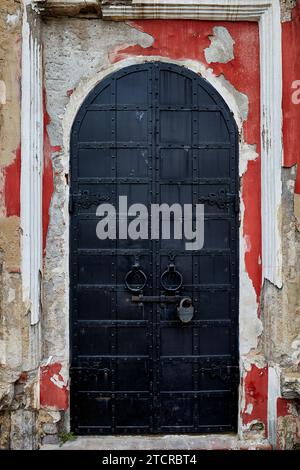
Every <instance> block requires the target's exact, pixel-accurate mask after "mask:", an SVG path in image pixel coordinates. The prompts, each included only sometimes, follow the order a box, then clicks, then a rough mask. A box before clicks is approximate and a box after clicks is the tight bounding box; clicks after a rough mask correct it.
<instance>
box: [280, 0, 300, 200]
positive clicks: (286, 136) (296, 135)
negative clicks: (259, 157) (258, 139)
mask: <svg viewBox="0 0 300 470" xmlns="http://www.w3.org/2000/svg"><path fill="white" fill-rule="evenodd" d="M299 57H300V1H299V0H298V2H297V5H296V7H295V8H294V10H293V18H292V21H288V22H286V23H282V66H283V144H284V165H285V166H286V167H291V166H293V165H295V164H298V171H297V180H296V188H295V191H296V193H298V194H300V150H299V149H300V132H299V122H300V103H299V104H294V103H293V101H292V95H293V93H294V92H295V91H296V90H295V89H293V88H292V86H293V82H295V81H296V80H300V60H299ZM298 89H299V84H298ZM297 96H298V99H299V98H300V93H298V94H297V95H296V98H297Z"/></svg>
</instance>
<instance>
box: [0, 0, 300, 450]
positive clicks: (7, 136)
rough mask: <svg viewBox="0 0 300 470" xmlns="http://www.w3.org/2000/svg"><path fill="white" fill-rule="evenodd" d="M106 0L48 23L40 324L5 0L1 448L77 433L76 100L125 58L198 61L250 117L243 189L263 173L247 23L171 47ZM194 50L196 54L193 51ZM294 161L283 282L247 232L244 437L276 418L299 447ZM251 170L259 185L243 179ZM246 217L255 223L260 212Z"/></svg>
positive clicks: (299, 253) (281, 219) (282, 442)
mask: <svg viewBox="0 0 300 470" xmlns="http://www.w3.org/2000/svg"><path fill="white" fill-rule="evenodd" d="M65 3H66V5H67V3H68V2H65ZM296 3H297V1H296V0H285V1H284V0H281V4H282V21H283V22H284V25H286V26H285V27H287V28H289V25H290V24H291V23H292V20H293V21H294V23H293V28H294V26H295V28H296V23H297V21H298V20H297V19H295V9H294V7H295V5H296ZM95 5H96V3H95ZM95 5H94V6H93V8H92V9H87V10H86V11H85V12H81V14H82V15H83V16H84V17H83V18H80V19H79V18H77V19H74V18H69V17H68V18H66V17H63V16H62V17H59V18H58V17H45V18H44V19H43V24H42V28H43V46H44V53H43V54H44V55H43V60H44V64H43V67H44V97H45V102H44V107H45V109H44V185H45V186H44V189H45V190H46V193H47V194H46V196H45V199H44V220H43V223H44V229H45V257H44V269H43V273H42V274H43V282H42V287H43V289H42V298H41V301H42V316H41V324H39V323H38V324H37V325H35V326H31V325H30V308H29V306H28V305H25V304H24V303H23V300H22V288H21V286H22V284H21V247H20V235H21V230H20V98H21V90H20V78H21V66H20V63H21V31H22V4H21V2H19V1H18V0H1V4H0V449H2V448H3V449H5V448H12V449H21V448H23V449H30V448H35V447H37V446H38V445H39V444H40V443H41V442H43V443H57V442H58V434H59V433H60V432H63V431H66V430H68V422H69V419H68V418H69V417H68V406H69V403H68V387H69V379H68V368H69V337H68V335H69V329H68V322H69V311H68V295H69V293H68V276H69V274H68V213H67V199H68V173H69V160H68V158H69V156H68V155H69V153H68V152H69V149H68V138H69V132H70V128H71V125H72V119H73V118H74V115H75V112H76V109H78V106H80V103H81V102H82V101H83V99H84V97H85V96H86V94H87V91H88V90H89V89H91V88H92V87H93V86H94V85H95V84H96V83H97V81H98V80H100V79H101V78H102V76H104V75H105V74H107V73H108V72H109V71H113V70H115V69H116V68H117V67H118V65H117V64H118V62H119V61H121V60H122V62H121V63H120V66H121V65H122V64H129V63H130V61H134V60H147V57H148V59H151V57H152V56H155V57H156V56H165V58H166V60H171V61H172V60H174V61H176V60H182V61H183V62H184V61H185V64H186V65H187V66H190V67H194V68H195V69H196V68H197V67H198V68H197V71H199V72H201V73H203V74H207V79H209V80H211V81H213V84H214V86H216V87H217V88H218V89H219V90H221V91H222V93H223V95H224V96H225V97H226V99H227V100H229V101H230V100H231V101H230V103H231V105H232V107H233V108H234V112H235V117H236V119H237V120H238V121H239V128H240V134H241V148H240V150H241V162H240V174H241V178H242V192H241V196H242V198H244V199H245V191H248V193H251V188H252V186H251V185H253V184H256V183H255V182H257V177H258V176H259V171H260V168H259V156H258V153H256V152H259V148H258V142H257V140H256V139H257V134H255V132H254V130H253V128H255V129H256V127H255V126H256V125H257V123H256V119H257V120H258V122H259V119H258V116H256V117H255V116H254V115H255V113H254V112H253V107H252V106H253V104H251V100H252V101H254V98H255V93H254V94H253V95H251V96H250V94H251V93H250V92H249V93H248V92H247V93H246V92H245V90H244V89H243V87H242V86H240V85H239V83H235V82H234V80H238V78H237V77H238V75H237V74H236V73H233V72H234V71H233V72H232V74H230V73H231V72H230V62H231V61H232V60H234V55H235V53H236V48H238V49H239V51H240V53H241V54H243V53H244V52H243V50H244V51H245V56H246V57H248V56H249V50H248V48H247V47H246V48H245V49H243V48H244V47H245V46H244V43H243V42H242V40H243V34H242V32H241V31H240V32H239V31H238V28H237V35H236V36H235V35H234V34H233V35H231V34H230V33H229V29H230V28H229V29H228V27H227V28H225V27H224V25H223V26H222V25H220V24H219V23H215V24H214V25H211V27H210V29H209V31H210V33H208V34H207V36H205V38H204V39H201V41H200V39H197V37H196V36H195V34H196V33H195V31H192V33H193V34H191V36H190V40H191V41H195V42H193V43H191V44H189V43H187V44H184V43H183V44H181V45H179V46H178V48H176V47H174V48H173V51H171V52H170V43H171V42H172V39H171V36H172V34H171V33H172V32H170V35H171V36H170V35H169V36H168V34H169V33H168V32H167V30H166V28H165V27H164V26H162V25H159V24H158V23H157V26H155V23H153V31H151V32H150V31H148V30H147V27H148V28H149V25H145V27H144V26H142V25H138V26H137V25H132V24H125V23H114V22H104V21H102V20H100V19H97V18H95V16H96V15H97V14H98V10H97V8H96V9H95ZM298 5H299V2H298ZM66 8H67V7H66ZM67 11H68V10H66V12H67ZM69 13H70V12H69ZM72 14H74V11H73V13H72ZM293 15H294V17H293ZM297 24H298V23H297ZM213 26H214V27H213ZM227 26H228V25H227ZM143 28H144V29H143ZM161 31H163V32H164V34H162V33H161ZM179 31H180V30H179V29H178V30H177V34H178V35H179ZM231 32H232V31H231ZM194 33H195V34H194ZM293 34H295V32H294V29H293ZM164 35H165V36H164ZM199 37H200V36H199ZM237 38H238V39H237ZM164 41H165V42H164ZM173 41H174V42H175V40H174V38H173ZM197 41H200V42H199V43H197ZM167 43H168V44H167ZM289 47H290V44H289ZM184 48H185V49H184ZM161 51H164V52H161ZM182 51H184V53H186V54H187V56H186V60H185V58H184V57H183V56H182V55H180V54H182V53H183V52H182ZM194 52H195V56H193V57H191V56H190V55H191V54H193V53H194ZM251 53H252V54H254V53H255V51H254V50H253V51H252V52H251ZM168 54H169V55H168ZM172 54H173V56H172ZM176 54H178V56H176ZM250 55H251V54H250ZM137 56H138V59H137V58H136V57H137ZM141 56H143V57H141ZM200 56H201V57H200ZM200 59H201V60H200ZM205 61H206V64H205V66H204V65H203V64H204V63H205ZM295 61H296V57H295ZM200 62H201V63H200ZM227 63H229V65H228V68H227V69H226V64H227ZM222 67H223V68H222ZM214 68H215V70H214ZM208 70H210V71H208ZM211 70H213V72H211ZM226 73H228V75H226ZM290 73H291V71H290V70H289V74H290ZM234 76H235V78H234ZM296 79H299V80H300V76H299V77H297V76H293V77H291V81H292V80H296ZM287 83H288V81H287ZM251 86H252V88H255V87H254V85H253V84H251ZM250 88H251V87H250ZM258 101H259V100H258ZM299 109H300V105H299ZM249 113H250V117H249ZM251 113H252V114H251ZM247 119H248V121H247ZM247 122H248V128H247ZM249 123H251V126H250V125H249ZM290 132H291V131H290ZM290 135H292V134H290ZM295 138H296V137H295ZM255 144H256V146H255ZM284 150H285V152H286V151H287V150H288V149H286V148H285V149H284ZM286 166H289V167H290V168H284V169H283V170H282V179H283V204H282V213H281V214H279V215H278V223H279V224H280V226H281V230H282V240H283V287H282V289H278V288H276V287H275V286H273V285H272V284H271V283H269V282H264V285H263V289H262V290H261V291H260V284H259V269H258V264H259V256H260V252H259V248H257V247H256V245H255V243H256V238H257V237H256V238H255V237H254V235H253V233H254V231H255V227H254V229H253V227H252V228H251V225H250V228H249V227H248V229H247V230H250V232H249V233H247V231H246V232H243V233H241V237H242V238H241V239H242V242H243V244H244V245H243V249H244V250H245V251H244V252H243V260H242V263H243V264H242V267H241V271H242V273H241V279H242V281H241V287H242V291H243V292H242V295H244V297H242V301H243V302H242V308H241V354H242V364H241V370H242V376H243V383H242V384H241V391H242V392H241V397H240V398H241V403H240V409H241V423H240V435H241V437H242V438H243V439H244V440H247V439H248V440H253V439H256V440H257V442H258V443H259V442H261V441H262V440H263V439H264V437H265V436H267V435H268V433H269V435H270V433H271V432H272V430H271V429H266V428H267V427H268V425H269V426H270V423H271V424H272V419H274V420H275V421H276V422H275V423H273V424H274V426H275V427H274V429H275V432H276V433H277V434H276V442H277V446H278V448H287V449H293V448H296V447H297V446H299V443H300V421H299V397H300V390H299V388H300V385H299V383H300V377H299V376H300V372H299V364H300V334H299V331H300V233H299V221H298V222H297V219H296V218H295V201H298V199H297V197H296V198H295V196H294V192H295V180H296V174H297V167H296V165H295V164H294V163H293V164H291V165H286ZM247 172H248V176H249V180H248V182H247V179H246V178H244V175H245V174H246V173H247ZM243 178H244V179H243ZM252 192H253V191H252ZM298 192H299V191H298ZM297 196H298V195H297ZM254 197H255V195H254V194H253V198H252V199H251V198H248V199H249V200H248V199H247V197H246V199H245V200H244V202H245V204H246V206H247V204H248V206H247V207H249V204H250V207H252V209H253V205H256V203H257V200H258V199H257V200H256V199H255V200H254ZM258 198H259V196H258ZM242 207H243V211H242V212H243V213H242V217H245V214H244V204H243V205H242ZM247 207H246V208H247ZM255 207H256V206H255ZM246 216H247V217H248V218H249V223H250V221H251V214H250V215H249V213H248V215H247V214H246ZM257 217H259V214H258V216H257V208H255V218H256V219H257ZM251 230H252V231H251ZM251 237H252V238H251ZM253 237H254V238H253ZM253 240H254V242H255V243H254V244H253V243H252V246H251V242H253ZM251 250H252V252H251ZM247 253H248V261H247ZM249 253H250V255H251V256H252V255H253V259H254V258H255V257H257V260H256V263H257V266H256V267H255V269H256V271H255V272H254V273H253V272H252V271H251V269H252V265H251V262H250V263H249ZM244 257H245V260H246V261H245V266H244ZM257 290H258V291H259V296H258V297H259V298H258V299H257V296H256V293H257V292H256V291H257ZM245 294H246V295H245ZM248 294H249V295H248ZM258 314H259V315H260V316H259V315H258ZM271 396H272V400H273V402H275V411H274V410H273V411H272V413H273V415H272V413H271V412H270V409H269V408H270V405H269V407H268V400H269V403H270V397H271ZM255 407H256V408H255Z"/></svg>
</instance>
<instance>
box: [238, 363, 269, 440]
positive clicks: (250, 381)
mask: <svg viewBox="0 0 300 470" xmlns="http://www.w3.org/2000/svg"><path fill="white" fill-rule="evenodd" d="M243 385H244V393H245V406H244V409H243V410H242V414H241V416H242V421H243V424H245V425H247V424H249V423H251V422H252V421H258V422H261V423H263V424H264V428H265V435H266V437H267V435H268V368H267V367H264V368H262V369H259V368H258V367H256V366H255V365H252V366H251V369H250V371H249V372H247V374H246V376H245V379H244V384H243ZM248 405H252V411H251V412H250V413H249V412H247V407H248Z"/></svg>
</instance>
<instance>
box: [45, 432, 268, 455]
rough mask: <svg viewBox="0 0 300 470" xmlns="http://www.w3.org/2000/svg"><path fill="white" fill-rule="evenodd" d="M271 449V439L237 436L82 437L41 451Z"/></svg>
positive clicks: (48, 446)
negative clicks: (249, 438) (245, 438)
mask: <svg viewBox="0 0 300 470" xmlns="http://www.w3.org/2000/svg"><path fill="white" fill-rule="evenodd" d="M56 449H60V450H178V451H179V450H271V449H272V446H271V445H270V443H269V442H268V441H267V440H255V441H253V440H243V441H241V440H239V439H238V437H237V436H236V435H232V434H227V435H219V436H212V435H201V436H200V435H198V436H197V435H194V436H192V435H161V436H91V437H83V436H79V437H77V438H76V439H75V440H74V441H70V442H66V443H65V444H64V445H62V446H61V447H59V445H54V444H45V445H43V446H42V447H41V450H56Z"/></svg>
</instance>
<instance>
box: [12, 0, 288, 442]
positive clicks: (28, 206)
mask: <svg viewBox="0 0 300 470" xmlns="http://www.w3.org/2000/svg"><path fill="white" fill-rule="evenodd" d="M39 3H40V2H39V0H34V1H32V0H26V2H25V4H26V6H27V7H26V8H25V11H24V15H23V31H22V90H23V93H22V106H21V121H22V123H21V127H22V129H21V130H22V132H21V134H22V137H21V143H22V145H21V148H22V154H21V158H22V160H21V227H22V249H21V257H22V285H23V300H24V302H25V304H27V305H29V306H30V311H31V325H33V326H34V325H36V324H37V323H38V322H39V319H40V310H41V305H40V283H41V272H42V243H41V240H42V216H41V207H42V204H41V200H42V184H41V183H42V166H43V165H42V161H43V145H42V144H43V136H42V130H41V125H40V123H41V122H42V121H43V105H42V85H43V79H42V57H41V39H40V30H41V27H42V26H41V16H42V11H43V8H44V7H45V5H44V2H41V9H40V10H39ZM86 3H87V2H86V1H84V2H83V0H82V4H84V5H85V6H86ZM88 3H89V4H90V5H97V7H99V3H98V1H95V0H88ZM135 3H136V4H137V3H141V2H135ZM144 3H147V4H148V7H147V8H148V12H147V15H148V16H147V17H148V18H153V19H154V18H170V17H172V18H177V19H185V18H190V19H199V20H200V19H204V20H214V21H218V20H220V21H221V20H230V21H256V22H258V23H259V27H260V67H261V83H260V84H261V143H262V153H261V156H262V174H261V181H262V185H261V186H262V196H261V203H262V214H261V216H262V226H263V234H262V268H263V278H262V279H263V281H264V279H268V280H269V281H271V282H272V283H273V284H274V285H276V286H277V287H281V286H282V280H281V270H282V269H281V267H282V250H281V225H280V207H281V163H282V136H281V121H282V112H281V97H282V79H281V76H282V65H281V23H280V4H279V0H266V1H265V0H251V1H250V0H242V1H241V0H228V1H227V2H223V4H221V5H220V2H218V1H216V0H210V1H207V2H201V3H200V2H198V1H197V0H184V1H183V2H182V3H183V4H184V5H185V9H184V11H183V10H182V9H181V7H179V8H177V9H176V3H177V5H178V2H175V1H174V0H165V1H162V2H160V5H157V4H156V5H152V7H153V8H152V11H151V8H150V7H151V3H153V4H154V3H156V2H150V1H149V0H148V1H147V2H144ZM79 4H80V1H78V0H76V1H75V0H71V1H70V2H68V5H66V2H61V5H60V4H59V2H57V1H56V2H51V0H50V1H49V2H47V6H46V14H47V13H49V11H51V10H52V9H53V11H54V9H55V11H56V12H59V14H61V15H69V16H76V14H77V12H78V7H79ZM74 6H76V8H77V9H76V8H75V9H74ZM111 7H112V5H110V6H107V7H106V8H111ZM138 7H139V5H131V6H129V8H131V11H128V12H127V19H129V18H138V17H139V18H142V17H145V16H143V15H142V14H141V13H138ZM174 7H175V8H174ZM110 11H111V10H110ZM123 14H124V12H123ZM138 14H139V15H141V16H137V15H138ZM103 15H104V17H105V18H106V19H109V15H110V13H108V11H107V12H106V13H105V7H104V10H103ZM172 15H173V16H172ZM117 17H118V15H117V14H116V12H115V13H114V19H118V18H117ZM119 19H120V18H119ZM123 19H124V16H123ZM139 60H140V59H139V58H136V59H134V60H133V59H128V60H125V61H122V62H119V63H118V64H117V65H116V66H112V67H109V69H106V70H102V71H101V72H99V74H98V75H97V77H94V78H93V79H91V81H90V82H89V84H87V83H85V84H81V85H80V86H79V87H78V89H77V90H76V91H75V92H74V94H73V95H72V97H71V100H70V103H69V105H68V108H67V110H66V114H65V116H64V124H63V127H64V137H63V141H64V142H63V154H64V160H65V163H67V162H68V158H69V151H68V141H69V133H70V129H71V125H72V123H71V124H70V119H72V116H73V117H74V115H75V114H76V111H77V109H78V106H79V104H78V103H79V102H80V103H82V101H83V99H84V97H85V96H86V94H87V93H88V91H89V89H91V87H93V86H94V85H95V84H96V83H97V82H98V81H99V80H101V79H102V78H104V77H105V76H106V75H108V74H109V73H111V72H113V71H115V70H117V69H118V67H123V66H125V65H131V64H134V63H139V62H138V61H139ZM146 60H163V61H164V62H167V61H168V59H167V58H165V57H147V58H144V57H143V58H142V59H141V61H142V62H145V61H146ZM171 62H172V63H178V64H179V65H184V66H186V67H188V68H190V69H191V70H193V71H196V72H198V73H199V72H200V73H201V71H202V72H203V76H204V77H205V78H206V79H207V80H208V81H209V82H210V83H211V84H212V85H213V86H215V88H216V89H217V90H218V91H219V93H220V94H221V95H222V96H223V98H224V100H225V101H226V102H227V104H228V105H229V107H230V108H231V109H232V110H233V112H234V115H235V119H236V122H237V124H238V127H239V132H240V131H241V127H240V125H239V120H238V119H237V118H238V117H239V113H238V108H237V104H236V102H235V99H234V97H233V96H231V94H230V93H229V92H228V90H225V89H224V88H223V89H222V87H221V86H220V84H218V83H215V82H217V81H216V80H215V78H216V77H213V75H212V74H211V75H210V74H208V75H207V76H205V73H206V70H205V69H204V67H203V70H201V64H199V63H196V62H195V63H194V62H192V61H183V62H176V61H174V60H173V61H171ZM125 63H126V64H125ZM115 67H116V68H115ZM74 111H75V112H74ZM240 135H241V134H240ZM29 136H30V138H29ZM248 151H249V149H248V148H245V147H243V145H242V143H241V144H240V154H239V155H240V172H243V169H245V168H244V167H245V161H246V162H247V160H248V157H247V152H248ZM248 156H249V155H248ZM243 159H244V163H243ZM65 168H68V165H66V166H65ZM29 179H30V180H31V181H32V182H33V185H32V187H31V188H30V187H29V185H28V184H27V182H28V180H29ZM67 191H68V188H66V195H65V208H64V218H65V222H66V224H67V227H66V231H67V233H68V213H67V205H68V194H67ZM241 202H242V201H241ZM241 218H242V219H243V204H242V205H241ZM242 227H243V220H242V221H241V228H240V263H241V264H240V273H241V277H240V305H242V304H243V302H244V301H246V306H247V308H246V314H245V311H243V312H242V311H241V309H240V329H241V328H242V329H243V328H246V329H247V328H248V326H249V325H250V324H251V325H252V326H251V327H253V324H252V322H254V327H255V328H256V327H259V328H261V326H262V325H261V323H260V321H259V320H258V318H257V303H256V298H255V296H254V295H253V294H254V293H253V286H252V285H251V281H250V279H249V277H248V275H247V272H246V270H245V266H244V255H245V252H246V247H245V240H244V239H243V235H242ZM64 244H65V261H66V263H65V267H66V271H65V272H66V276H67V277H68V268H67V266H68V259H69V255H68V236H67V237H65V239H64ZM66 287H67V289H66V290H67V292H66V296H65V299H64V302H63V303H64V312H65V314H66V316H68V309H69V307H68V285H66ZM247 293H248V294H250V297H249V295H247ZM244 295H245V297H244ZM247 317H248V318H247ZM66 323H68V321H66ZM67 330H68V329H67ZM260 334H261V330H260V331H258V332H256V340H257V338H258V336H259V335H260ZM32 341H33V342H34V344H33V345H32V347H33V349H34V348H35V347H36V348H40V341H41V340H40V337H39V335H33V337H32ZM66 342H68V335H66ZM67 346H68V345H67ZM250 346H251V345H250ZM243 351H244V352H243ZM245 351H246V352H245ZM248 351H249V343H248V342H247V340H246V338H245V337H241V336H240V354H241V355H243V354H246V353H247V352H248ZM64 359H65V360H66V361H67V360H68V358H67V357H66V358H64ZM243 370H244V365H243V364H242V363H241V376H242V375H243V374H242V373H243ZM66 376H67V372H66ZM242 399H243V397H242V390H240V399H239V408H240V409H239V411H241V408H242ZM270 400H271V399H270ZM274 410H275V411H274ZM274 413H275V414H274ZM268 415H269V431H270V439H271V442H272V439H273V440H274V439H275V422H276V419H275V418H274V416H276V397H273V398H272V400H271V402H269V405H268ZM273 415H274V416H273ZM241 429H242V424H241V421H240V423H239V430H240V431H241Z"/></svg>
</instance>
